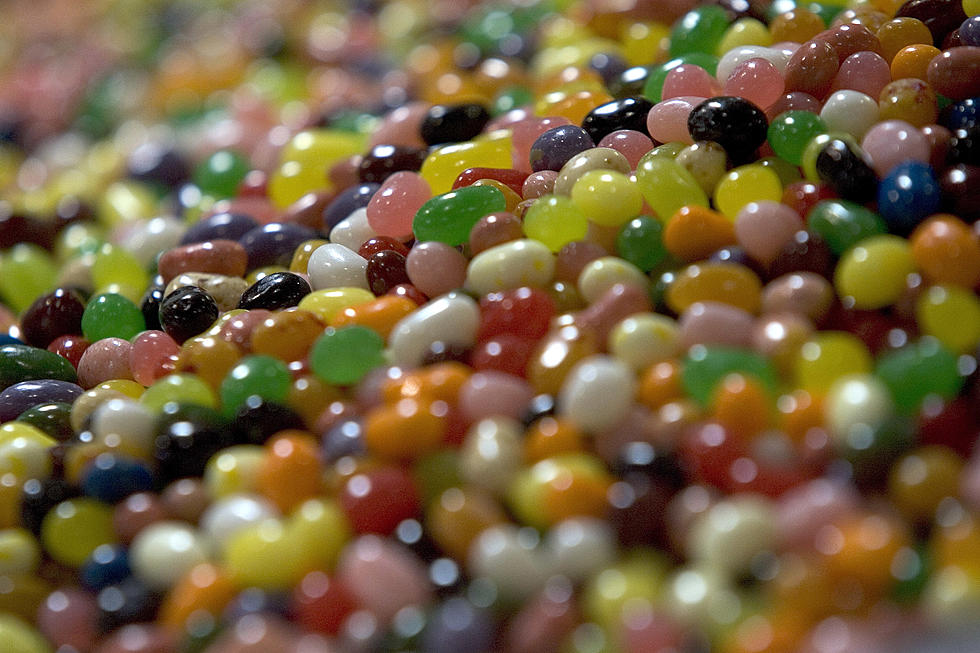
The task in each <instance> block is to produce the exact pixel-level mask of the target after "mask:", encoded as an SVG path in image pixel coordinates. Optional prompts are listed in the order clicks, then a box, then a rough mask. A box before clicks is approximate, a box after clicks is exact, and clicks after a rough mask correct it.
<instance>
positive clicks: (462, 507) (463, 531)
mask: <svg viewBox="0 0 980 653" xmlns="http://www.w3.org/2000/svg"><path fill="white" fill-rule="evenodd" d="M506 521H507V514H506V513H505V512H504V509H503V508H502V507H501V506H500V504H499V503H497V500H496V499H494V498H493V496H491V495H490V494H488V493H487V492H485V491H483V490H480V489H477V488H473V487H462V488H458V487H453V488H449V489H448V490H445V491H444V492H443V493H442V494H441V495H439V498H438V499H437V500H435V501H433V502H432V503H430V504H429V506H428V507H427V508H426V513H425V523H426V526H428V530H429V535H430V536H431V537H432V539H433V540H435V542H436V544H438V545H439V547H440V548H441V549H443V550H444V551H446V552H447V553H448V554H450V555H451V556H453V557H454V558H456V559H457V560H465V559H466V556H467V555H469V550H470V545H471V544H472V543H473V540H475V539H476V538H477V537H478V536H479V535H480V533H482V532H483V531H484V530H486V529H487V528H488V527H490V526H493V525H494V524H502V523H504V522H506Z"/></svg>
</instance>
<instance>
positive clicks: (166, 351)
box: [129, 331, 180, 386]
mask: <svg viewBox="0 0 980 653" xmlns="http://www.w3.org/2000/svg"><path fill="white" fill-rule="evenodd" d="M179 353H180V345H178V344H177V341H176V340H174V339H173V338H171V337H170V335H169V334H166V333H164V332H163V331H144V332H143V333H141V334H139V335H138V336H136V337H135V338H133V348H132V349H131V350H130V352H129V366H130V368H131V369H132V371H133V379H135V380H136V381H137V382H139V383H141V384H142V385H147V386H148V385H151V384H152V383H153V382H154V381H156V380H157V379H159V378H162V377H164V376H166V375H167V374H170V373H171V372H173V370H174V365H175V364H176V363H177V355H178V354H179Z"/></svg>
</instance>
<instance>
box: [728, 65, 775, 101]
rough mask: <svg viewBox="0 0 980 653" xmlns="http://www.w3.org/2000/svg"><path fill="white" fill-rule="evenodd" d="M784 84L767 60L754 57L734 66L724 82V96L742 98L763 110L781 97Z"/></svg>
mask: <svg viewBox="0 0 980 653" xmlns="http://www.w3.org/2000/svg"><path fill="white" fill-rule="evenodd" d="M784 88H785V82H784V80H783V76H782V74H781V73H780V72H779V69H778V68H776V66H774V65H773V64H772V62H770V61H769V60H767V59H763V58H761V57H756V58H755V59H749V60H748V61H743V62H742V63H740V64H738V65H737V66H735V70H733V71H732V74H731V75H729V76H728V79H727V80H725V86H724V88H723V90H722V92H723V93H724V94H725V95H735V96H738V97H743V98H745V99H746V100H748V101H749V102H752V103H753V104H755V105H756V106H758V107H760V108H763V109H765V108H766V107H768V106H770V105H771V104H774V103H775V102H776V101H777V100H779V98H780V97H782V95H783V90H784Z"/></svg>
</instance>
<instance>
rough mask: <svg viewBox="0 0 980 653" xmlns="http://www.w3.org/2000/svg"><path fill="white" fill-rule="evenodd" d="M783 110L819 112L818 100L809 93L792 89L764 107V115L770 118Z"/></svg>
mask: <svg viewBox="0 0 980 653" xmlns="http://www.w3.org/2000/svg"><path fill="white" fill-rule="evenodd" d="M785 111H809V112H811V113H817V114H819V113H820V100H818V99H817V98H815V97H813V96H812V95H810V94H809V93H803V92H802V91H793V92H791V93H785V94H783V95H781V96H779V99H778V100H776V101H775V102H773V103H772V104H770V105H769V107H768V108H767V109H766V117H767V118H768V119H769V120H772V119H773V118H775V117H776V116H778V115H779V114H781V113H783V112H785Z"/></svg>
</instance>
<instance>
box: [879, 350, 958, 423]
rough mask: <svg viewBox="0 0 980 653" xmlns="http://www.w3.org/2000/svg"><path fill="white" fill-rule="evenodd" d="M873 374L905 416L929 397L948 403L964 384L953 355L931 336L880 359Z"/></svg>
mask: <svg viewBox="0 0 980 653" xmlns="http://www.w3.org/2000/svg"><path fill="white" fill-rule="evenodd" d="M875 374H876V375H877V376H878V377H879V378H880V379H881V380H882V381H883V382H884V383H885V385H886V386H887V387H888V390H889V391H890V392H891V393H892V398H893V399H894V400H895V405H896V406H897V407H898V408H899V409H901V410H904V411H906V412H914V411H917V410H918V409H919V407H920V406H921V405H922V401H923V400H924V399H925V398H926V397H928V396H930V395H936V396H939V397H942V398H943V399H952V398H953V397H955V396H956V395H958V394H959V392H960V390H961V389H962V388H963V384H964V383H965V382H966V379H965V378H964V377H963V376H962V375H961V374H960V370H959V365H958V361H957V359H956V355H955V354H953V353H952V352H951V351H949V350H948V349H946V348H945V347H943V346H942V344H940V342H939V341H938V340H936V339H935V338H933V337H931V336H925V337H922V338H920V339H919V340H918V342H916V343H914V344H911V345H909V346H907V347H903V348H902V349H899V350H897V351H893V352H889V353H887V354H884V355H883V356H881V358H879V359H878V364H877V366H876V367H875Z"/></svg>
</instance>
